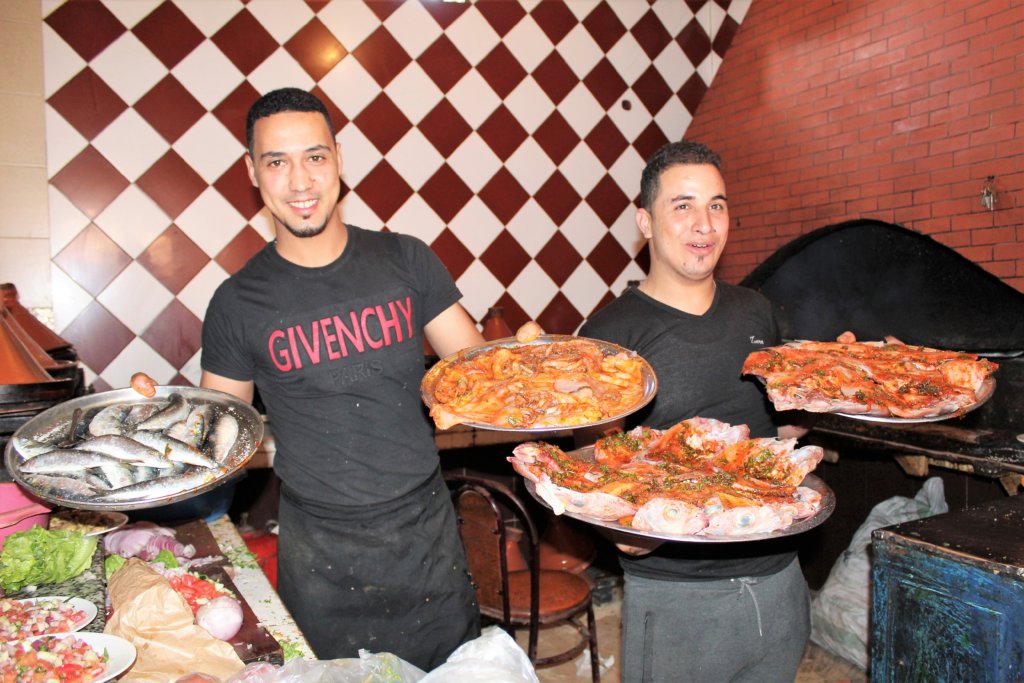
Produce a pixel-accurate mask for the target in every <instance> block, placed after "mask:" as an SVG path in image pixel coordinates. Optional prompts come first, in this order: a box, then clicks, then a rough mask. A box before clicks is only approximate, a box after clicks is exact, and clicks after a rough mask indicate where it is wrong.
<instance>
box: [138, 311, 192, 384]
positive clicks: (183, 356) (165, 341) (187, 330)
mask: <svg viewBox="0 0 1024 683" xmlns="http://www.w3.org/2000/svg"><path fill="white" fill-rule="evenodd" d="M202 327H203V323H202V321H201V320H199V318H197V317H196V316H195V314H194V313H192V311H190V310H188V309H187V308H185V305H184V304H182V303H181V302H180V301H178V300H177V299H175V300H174V301H172V302H171V303H170V304H168V306H167V308H165V309H164V310H162V311H160V313H159V314H158V315H157V316H156V319H154V320H153V322H152V323H150V325H149V327H147V328H146V331H145V332H143V333H142V335H141V336H142V340H143V341H144V342H146V343H147V344H149V345H150V346H152V347H153V350H154V351H156V352H157V353H159V354H160V355H161V356H163V358H164V360H166V361H167V362H168V363H170V364H171V366H172V367H175V368H180V367H182V366H183V365H185V363H187V362H188V361H189V359H190V358H192V356H194V355H195V354H196V351H198V350H199V347H200V346H201V345H202Z"/></svg>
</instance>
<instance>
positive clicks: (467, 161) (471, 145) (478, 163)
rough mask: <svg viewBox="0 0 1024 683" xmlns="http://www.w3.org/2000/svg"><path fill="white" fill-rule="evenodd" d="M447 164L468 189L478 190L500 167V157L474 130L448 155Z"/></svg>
mask: <svg viewBox="0 0 1024 683" xmlns="http://www.w3.org/2000/svg"><path fill="white" fill-rule="evenodd" d="M448 165H449V166H451V167H452V170H454V171H455V173H456V174H457V175H458V176H459V178H461V179H462V182H464V183H466V185H467V186H468V187H469V189H471V190H473V192H479V191H480V190H481V189H483V187H484V185H486V184H487V182H488V181H489V180H490V179H491V178H492V177H493V176H494V174H495V173H497V172H498V169H500V168H501V159H499V158H498V156H497V155H496V154H495V153H494V152H492V151H491V148H490V147H488V146H487V143H486V142H484V140H483V138H481V137H480V135H479V134H477V133H475V132H474V133H470V135H469V137H467V138H466V139H465V140H463V142H462V144H461V145H459V146H458V148H457V149H456V150H455V151H454V152H452V155H451V156H450V157H448Z"/></svg>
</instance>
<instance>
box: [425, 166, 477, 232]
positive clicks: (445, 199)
mask: <svg viewBox="0 0 1024 683" xmlns="http://www.w3.org/2000/svg"><path fill="white" fill-rule="evenodd" d="M420 196H421V197H423V200H424V201H425V202H426V203H427V204H428V205H429V206H430V208H431V209H433V210H434V212H435V213H437V215H438V216H440V217H441V220H443V221H444V222H445V223H451V221H452V219H453V218H455V214H457V213H458V212H459V211H461V210H462V207H464V206H465V205H466V202H468V201H469V200H470V199H472V198H473V191H472V190H470V189H469V188H468V187H467V186H466V183H464V182H462V178H460V177H459V176H458V174H457V173H456V172H455V171H453V170H452V167H451V166H449V165H448V164H442V165H441V168H439V169H437V172H436V173H435V174H434V175H432V176H431V177H430V180H428V181H427V182H425V183H424V184H423V187H421V188H420Z"/></svg>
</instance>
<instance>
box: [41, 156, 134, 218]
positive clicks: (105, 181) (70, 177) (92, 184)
mask: <svg viewBox="0 0 1024 683" xmlns="http://www.w3.org/2000/svg"><path fill="white" fill-rule="evenodd" d="M50 184H51V185H53V186H54V187H56V188H57V189H58V190H60V191H61V192H62V193H64V196H65V197H67V198H68V199H69V200H70V201H71V203H72V204H74V205H75V206H76V207H78V210H79V211H81V212H82V213H84V214H85V215H86V216H88V217H89V218H96V216H98V215H100V212H101V211H103V209H105V208H107V205H108V204H110V202H112V201H114V199H115V198H116V197H117V196H118V195H119V194H121V193H122V192H123V191H124V189H125V188H126V187H128V185H129V182H128V179H127V178H125V177H124V176H123V175H121V173H120V172H119V171H118V170H117V169H116V168H114V167H113V166H112V165H111V163H110V162H109V161H107V160H106V159H105V158H104V157H103V155H102V154H100V153H99V152H97V151H96V149H95V148H94V147H93V146H92V145H89V146H88V147H86V148H85V149H84V150H82V152H81V154H79V155H78V156H76V157H75V158H74V159H72V160H71V161H69V162H68V163H67V165H66V166H64V168H62V169H61V170H60V171H58V172H57V175H55V176H53V178H51V179H50Z"/></svg>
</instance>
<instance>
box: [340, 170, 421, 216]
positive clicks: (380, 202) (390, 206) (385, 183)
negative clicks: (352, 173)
mask: <svg viewBox="0 0 1024 683" xmlns="http://www.w3.org/2000/svg"><path fill="white" fill-rule="evenodd" d="M354 189H355V191H356V192H357V193H358V194H359V197H360V198H361V199H362V200H363V201H364V202H366V205H367V206H369V207H370V208H371V209H373V212H374V213H376V214H377V215H378V216H380V219H381V220H382V221H383V222H385V223H386V222H387V221H388V219H390V218H391V217H392V216H394V215H395V212H396V211H398V210H399V209H400V208H402V204H405V202H406V200H407V199H409V197H411V196H412V194H413V189H412V188H411V187H409V183H407V182H405V180H404V179H403V178H402V176H401V175H399V174H398V171H396V170H395V169H394V167H393V166H392V165H391V164H389V163H388V162H387V160H384V161H381V162H380V163H379V164H377V166H376V167H374V169H373V170H372V171H370V172H369V173H368V174H367V175H366V177H365V178H363V179H362V181H360V183H359V184H358V185H356V187H355V188H354Z"/></svg>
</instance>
